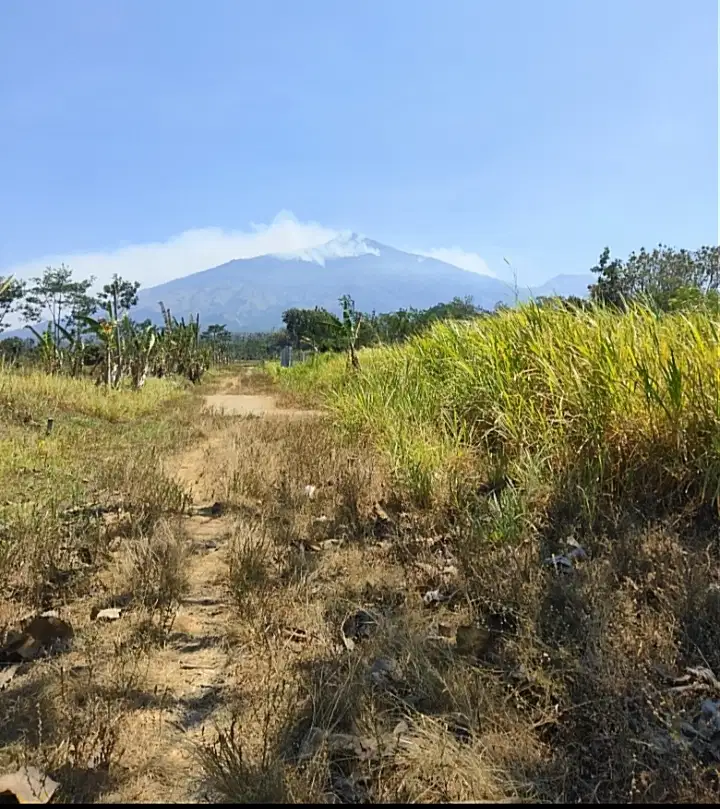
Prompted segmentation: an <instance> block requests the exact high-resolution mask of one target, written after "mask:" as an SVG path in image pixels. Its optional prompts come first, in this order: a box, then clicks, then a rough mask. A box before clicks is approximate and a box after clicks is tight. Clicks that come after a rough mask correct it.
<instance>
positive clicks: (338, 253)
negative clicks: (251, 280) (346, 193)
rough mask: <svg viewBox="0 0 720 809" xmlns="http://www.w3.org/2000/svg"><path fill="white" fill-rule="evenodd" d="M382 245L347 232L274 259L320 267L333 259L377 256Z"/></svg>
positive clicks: (276, 256) (281, 254) (278, 254)
mask: <svg viewBox="0 0 720 809" xmlns="http://www.w3.org/2000/svg"><path fill="white" fill-rule="evenodd" d="M381 248H382V245H381V244H378V243H377V242H374V241H372V240H371V239H366V238H364V237H363V236H360V235H359V234H358V233H354V232H352V231H347V232H343V233H339V234H338V235H337V236H335V237H334V238H332V239H330V241H329V242H325V244H320V245H317V246H315V247H305V248H302V249H301V250H294V251H292V252H287V253H276V254H275V258H281V259H285V260H288V261H292V260H297V259H300V260H301V261H312V262H314V263H316V264H320V265H321V266H323V267H324V266H325V262H326V261H329V260H332V259H335V258H354V257H356V256H366V255H374V256H379V255H380V251H381Z"/></svg>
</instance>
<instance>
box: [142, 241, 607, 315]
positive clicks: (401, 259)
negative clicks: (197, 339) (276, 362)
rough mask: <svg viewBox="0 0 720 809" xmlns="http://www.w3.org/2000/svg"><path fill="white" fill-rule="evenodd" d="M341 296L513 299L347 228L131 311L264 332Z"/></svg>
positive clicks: (580, 289)
mask: <svg viewBox="0 0 720 809" xmlns="http://www.w3.org/2000/svg"><path fill="white" fill-rule="evenodd" d="M593 280H594V276H592V275H590V274H582V275H564V276H557V277H556V278H554V279H551V280H550V281H548V282H547V283H545V284H544V285H543V286H542V287H539V288H537V289H535V290H528V289H524V290H523V289H520V290H519V297H520V299H527V298H528V297H530V295H531V294H532V295H535V296H537V295H542V294H552V293H553V292H555V293H557V294H562V295H578V296H584V295H586V294H587V286H588V284H589V283H591V282H592V281H593ZM344 294H349V295H351V296H352V297H353V298H354V300H355V303H356V306H357V307H358V308H359V309H361V310H362V311H365V312H370V311H373V310H374V311H377V312H388V311H393V310H396V309H399V308H410V307H415V308H418V309H425V308H428V307H430V306H434V305H435V304H437V303H440V302H444V301H449V300H451V299H452V298H454V297H465V296H468V295H470V296H472V298H473V300H474V302H475V304H476V305H478V306H481V307H483V308H486V309H492V308H493V307H494V306H495V305H496V304H497V303H498V302H500V301H502V302H505V303H512V302H513V301H514V300H515V290H514V289H513V288H512V286H511V285H509V284H507V283H505V282H503V281H500V280H498V279H496V278H492V277H490V276H487V275H481V274H479V273H474V272H468V271H467V270H462V269H460V268H458V267H455V266H454V265H452V264H448V263H446V262H444V261H439V260H438V259H434V258H428V257H426V256H419V255H415V254H413V253H406V252H403V251H401V250H396V249H395V248H393V247H389V246H387V245H384V244H380V243H379V242H376V241H373V240H372V239H367V238H364V237H361V236H358V235H357V234H355V233H351V234H345V235H341V236H339V237H337V238H334V239H332V240H331V241H329V242H327V243H326V244H324V245H321V246H319V247H313V248H308V249H305V250H300V251H297V252H294V253H284V254H274V255H266V256H258V257H256V258H247V259H236V260H234V261H229V262H227V263H225V264H221V265H220V266H218V267H213V268H211V269H208V270H203V271H201V272H196V273H193V274H191V275H187V276H185V277H183V278H177V279H175V280H173V281H169V282H167V283H164V284H160V285H159V286H155V287H151V288H148V289H144V290H141V292H140V296H139V303H138V307H137V308H136V309H135V310H134V311H133V316H134V317H135V318H136V319H138V320H143V319H145V318H150V319H151V320H152V321H153V322H156V323H160V322H162V318H161V314H160V309H159V302H160V301H162V302H163V304H164V305H165V306H166V307H167V308H169V309H170V311H171V312H172V313H173V314H174V315H175V316H176V317H181V316H184V317H187V315H188V314H191V313H192V314H197V313H200V319H201V322H202V323H205V324H209V323H222V324H225V325H226V326H227V327H228V328H229V329H230V330H231V331H264V330H269V329H274V328H278V327H280V326H281V325H282V313H283V312H284V311H285V310H286V309H289V308H292V307H314V306H322V307H325V308H327V309H330V310H337V309H338V299H339V298H340V296H341V295H344Z"/></svg>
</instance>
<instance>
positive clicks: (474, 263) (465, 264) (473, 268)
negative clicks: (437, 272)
mask: <svg viewBox="0 0 720 809" xmlns="http://www.w3.org/2000/svg"><path fill="white" fill-rule="evenodd" d="M409 252H412V253H417V254H418V255H419V256H428V258H436V259H438V261H445V262H447V263H448V264H453V265H454V266H455V267H460V269H463V270H468V271H469V272H476V273H480V274H481V275H490V276H492V277H493V278H496V277H497V275H496V274H495V273H494V272H493V271H492V270H491V269H490V267H488V265H487V262H486V261H485V259H484V258H483V257H482V256H480V255H479V254H478V253H471V252H468V251H467V250H463V249H462V248H461V247H436V248H434V249H433V250H411V251H409Z"/></svg>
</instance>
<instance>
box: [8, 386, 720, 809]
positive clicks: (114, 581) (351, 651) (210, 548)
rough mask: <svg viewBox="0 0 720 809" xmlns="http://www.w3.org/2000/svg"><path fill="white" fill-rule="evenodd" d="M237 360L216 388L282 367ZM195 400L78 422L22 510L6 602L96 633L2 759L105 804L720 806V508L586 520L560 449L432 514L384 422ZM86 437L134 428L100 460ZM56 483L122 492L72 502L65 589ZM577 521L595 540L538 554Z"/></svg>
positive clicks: (23, 712) (40, 670)
mask: <svg viewBox="0 0 720 809" xmlns="http://www.w3.org/2000/svg"><path fill="white" fill-rule="evenodd" d="M231 373H232V372H231V371H227V372H224V373H223V374H222V375H219V376H216V377H215V378H214V379H211V380H210V382H209V384H208V386H207V387H206V389H205V390H206V391H207V390H215V391H220V392H222V393H228V392H230V393H233V392H236V393H258V392H268V391H270V390H272V388H271V387H269V385H270V383H269V382H268V378H267V377H266V376H261V375H259V374H258V372H254V373H251V374H249V375H247V376H245V377H243V379H242V384H241V386H238V387H236V388H233V386H235V385H237V384H238V383H237V382H236V379H235V378H234V377H232V376H231ZM184 401H185V400H183V399H177V400H174V401H173V402H172V403H171V404H169V405H168V406H166V409H163V408H162V407H160V408H159V409H156V410H155V411H153V413H151V414H150V415H149V416H142V417H140V418H139V419H137V420H134V421H132V420H131V421H129V422H126V424H125V426H124V428H123V429H122V430H121V431H120V430H119V431H117V432H113V427H112V426H110V424H109V423H107V422H104V421H98V422H93V423H92V424H89V423H88V422H86V421H82V418H84V417H78V418H80V422H79V423H78V424H76V425H75V426H73V427H72V429H73V430H78V431H79V432H78V433H77V435H83V436H84V440H83V441H67V442H66V443H65V444H64V445H63V453H64V455H62V456H60V454H59V453H58V454H53V456H52V459H53V463H52V464H50V465H48V467H47V470H51V471H46V472H45V473H44V474H48V475H49V474H52V475H53V476H54V477H53V478H52V479H48V480H47V481H45V479H43V481H44V482H43V483H42V484H40V485H37V486H36V488H35V489H34V490H33V498H30V497H28V498H27V499H28V500H30V499H33V500H34V503H35V505H34V506H33V508H34V511H33V508H30V509H28V508H26V507H25V509H20V508H16V510H15V511H12V512H11V513H12V514H13V515H14V516H13V517H12V519H13V520H14V522H12V526H13V528H12V533H11V534H10V536H11V537H13V540H14V541H13V543H11V545H10V547H12V548H15V550H14V551H13V553H14V554H15V555H14V556H13V555H12V554H10V555H8V556H7V557H6V558H7V564H8V567H6V568H5V570H6V571H9V573H10V574H12V575H11V576H10V579H12V581H13V582H14V583H13V584H12V587H10V589H9V590H8V596H7V597H6V600H5V605H4V606H3V616H4V619H3V621H2V623H3V624H4V625H6V626H9V625H10V624H12V623H13V622H14V621H15V620H16V619H17V618H19V617H20V616H21V615H22V613H23V612H24V611H25V610H27V609H28V608H30V607H32V606H43V607H55V608H59V609H60V611H61V614H62V616H63V617H64V618H66V619H67V620H69V621H70V622H71V623H72V624H73V626H74V628H75V641H74V644H73V647H72V649H71V650H70V651H69V652H65V653H63V654H60V655H56V656H54V657H50V658H48V659H47V660H41V661H38V662H36V663H33V664H32V667H31V668H30V669H29V670H28V671H27V672H26V673H24V674H22V676H19V675H18V676H17V677H16V678H15V680H13V681H12V682H11V683H10V685H9V686H8V688H7V689H6V690H5V691H2V692H0V727H1V728H3V730H2V732H1V734H0V744H1V745H2V746H1V747H0V769H6V768H7V769H10V768H12V767H14V766H16V765H17V763H18V762H20V761H22V760H27V761H29V762H31V763H35V764H37V765H38V766H42V767H43V768H44V769H45V770H46V771H48V772H49V773H50V774H51V775H53V777H56V778H57V780H59V781H60V782H61V784H62V790H63V792H62V797H63V798H65V799H67V800H85V801H110V802H112V801H122V800H124V801H130V802H136V801H153V800H163V801H173V800H174V801H184V800H205V801H222V802H234V803H270V802H296V803H297V802H351V803H356V802H378V803H387V802H430V803H433V802H451V801H467V802H470V801H475V802H481V801H486V802H490V801H492V802H499V801H503V802H531V801H532V802H549V803H550V802H553V803H554V802H574V801H579V802H586V801H587V802H595V801H598V802H613V801H614V802H622V803H624V802H637V801H649V802H669V801H692V800H695V801H699V802H710V801H717V799H718V778H717V772H718V759H719V758H720V751H718V750H717V746H714V745H715V742H714V741H713V740H712V739H710V738H708V740H707V741H705V740H704V739H703V738H702V736H701V735H695V736H690V735H689V734H690V732H691V731H690V730H689V728H690V727H691V725H692V722H693V720H694V719H696V716H697V714H698V713H699V706H700V703H701V702H702V700H703V699H705V698H708V699H717V698H718V694H717V693H715V690H714V686H713V685H712V683H708V682H707V681H705V682H703V680H702V675H699V676H695V677H694V678H692V677H691V678H688V680H687V682H685V681H682V682H681V681H675V682H673V681H672V676H676V677H677V676H678V675H681V674H683V673H684V672H685V670H686V669H687V668H688V667H691V668H693V667H695V668H697V667H699V666H704V667H707V668H708V669H712V670H713V671H714V672H715V673H716V674H718V673H720V652H719V651H718V650H719V649H720V635H719V634H718V627H720V596H719V593H720V580H719V579H718V578H717V571H718V569H720V559H719V558H718V546H717V535H718V533H717V532H718V524H717V519H716V517H715V516H714V515H713V514H712V513H708V512H707V511H702V510H698V509H696V508H692V509H686V508H682V507H680V508H677V509H675V510H671V511H670V512H668V511H667V510H666V512H665V513H664V514H662V515H659V516H657V517H656V518H655V519H652V520H651V519H649V518H647V517H644V518H642V519H638V518H637V515H633V514H632V513H631V512H630V511H629V510H628V509H627V507H626V503H625V502H623V501H617V508H615V509H614V510H613V511H608V510H607V509H606V510H605V512H604V519H603V520H601V521H598V522H597V523H596V524H590V525H588V523H587V521H586V522H584V523H583V524H582V525H583V526H584V529H583V530H582V532H581V530H580V527H579V525H578V523H577V521H576V520H574V519H573V515H572V514H569V515H568V514H567V513H564V512H562V510H560V509H558V508H556V503H555V501H554V499H553V489H552V486H551V485H550V484H549V482H548V481H547V479H546V478H543V476H542V474H541V473H540V470H536V472H537V474H536V476H535V478H531V477H530V476H528V477H526V478H525V479H524V481H525V484H526V485H524V486H522V487H521V486H519V485H518V484H517V483H516V482H510V484H508V482H507V480H506V479H505V478H504V476H503V475H502V474H498V475H497V479H495V480H491V481H490V484H492V485H488V486H487V488H485V489H483V490H482V491H481V492H480V493H477V494H476V495H475V497H474V498H473V499H472V500H471V501H469V500H468V489H467V486H466V485H460V483H458V484H457V487H456V488H455V490H453V488H452V486H450V485H448V487H447V489H446V493H447V497H446V499H444V500H443V502H442V503H439V504H436V507H434V508H430V509H427V508H425V509H418V508H417V507H414V506H413V505H412V501H411V499H409V498H408V496H407V490H406V488H405V483H404V481H405V482H406V481H407V478H402V477H398V475H397V474H396V471H397V469H396V466H395V465H394V462H393V458H392V457H391V456H389V455H388V454H386V453H378V451H377V449H376V446H377V443H376V437H374V436H366V437H365V438H359V437H358V435H357V433H355V434H354V435H348V434H347V433H344V432H338V431H337V429H336V427H335V426H334V424H333V421H332V420H331V419H330V418H312V419H310V418H299V419H292V418H288V417H286V416H280V415H271V414H270V415H267V416H266V417H264V418H254V417H244V418H243V417H239V418H229V417H228V418H218V417H213V416H203V415H201V414H200V413H199V411H198V404H197V402H196V401H191V400H189V399H188V401H187V402H185V403H183V402H184ZM13 424H14V425H15V426H14V427H13V429H17V430H21V431H28V430H30V429H31V428H30V427H21V426H18V425H17V422H13ZM67 429H68V430H70V429H71V428H70V426H68V427H67ZM91 430H95V431H96V432H94V433H91V432H88V431H91ZM82 431H84V432H82ZM14 435H15V439H14V440H15V442H16V443H15V446H18V447H22V448H23V449H22V452H23V453H27V452H28V451H29V450H28V447H29V446H31V444H32V441H28V439H27V435H28V433H27V432H26V433H23V435H25V438H22V439H21V438H20V437H19V436H20V433H15V434H14ZM91 439H92V440H96V441H100V442H104V443H103V446H105V447H106V448H108V445H109V444H110V443H111V441H112V442H115V444H114V446H115V447H116V449H115V452H114V453H111V452H110V451H107V452H103V453H102V454H101V455H100V456H99V457H101V458H111V460H110V459H109V460H107V461H104V462H103V463H102V464H100V465H99V468H98V470H97V471H93V472H92V474H90V475H89V474H88V471H87V470H88V468H89V464H88V461H87V458H88V455H87V450H86V449H84V447H86V446H88V445H89V443H90V440H91ZM34 440H35V439H34ZM23 442H25V443H23ZM151 445H154V448H153V449H152V450H151V449H150V448H149V447H150V446H151ZM73 453H77V454H76V455H74V454H73ZM143 453H144V454H143ZM18 457H19V455H18ZM456 462H457V463H458V464H459V465H458V466H457V467H456V468H457V470H458V472H462V470H463V467H462V463H461V462H462V459H459V460H457V461H456ZM13 469H15V471H13V472H11V473H10V475H9V477H8V480H9V481H10V485H11V486H14V487H16V488H15V491H20V490H21V489H20V487H19V486H18V481H20V480H21V479H22V478H23V475H24V474H25V473H22V472H19V471H18V470H17V467H13ZM526 469H527V470H531V469H532V467H531V466H528V467H526ZM472 471H473V470H472V467H471V468H470V469H469V473H471V472H472ZM528 474H529V473H528ZM83 477H87V478H88V483H80V482H81V481H82V479H83ZM468 477H469V474H468ZM531 479H532V480H534V485H533V486H532V487H531V486H530V485H529V484H528V481H530V480H531ZM458 480H459V481H460V482H462V475H461V474H458ZM553 480H556V479H555V478H553ZM58 481H66V483H63V484H62V485H61V484H60V483H59V482H58ZM51 484H52V485H51ZM53 486H57V487H58V491H61V492H63V493H66V492H67V493H71V494H72V493H73V492H74V491H77V494H76V495H75V498H74V499H73V498H72V497H70V498H69V499H68V500H67V501H63V503H62V505H61V507H60V508H56V509H55V512H57V513H58V514H62V513H64V511H63V510H64V509H66V502H67V503H74V504H81V503H82V502H87V501H88V500H93V501H95V500H97V501H99V502H102V503H111V504H116V503H118V502H121V503H122V509H121V508H120V507H118V508H117V509H116V510H114V511H112V512H111V513H106V514H97V515H96V514H95V513H91V514H90V515H89V516H88V515H86V514H83V515H82V516H81V512H77V513H74V512H73V521H72V523H71V527H70V528H62V530H63V531H65V532H66V534H67V536H68V537H69V539H68V540H67V544H68V546H69V547H70V546H72V547H76V544H77V543H78V542H80V540H81V538H82V542H83V543H87V542H88V538H89V537H91V538H92V543H91V547H90V550H91V553H92V554H94V556H93V562H92V564H91V565H86V564H81V563H80V562H78V563H77V567H78V569H80V570H81V571H82V574H81V575H80V576H78V577H77V578H76V579H74V580H72V581H71V582H63V583H62V586H61V589H60V591H58V590H57V589H56V590H48V587H47V580H48V578H49V576H48V570H49V565H50V562H52V563H53V564H54V565H55V566H56V567H58V566H59V567H60V568H62V566H63V565H66V564H68V563H67V559H69V558H70V556H69V553H70V552H69V551H67V552H66V551H64V550H61V548H62V547H64V545H65V543H63V544H62V545H61V544H60V543H58V542H57V536H58V532H59V531H60V530H61V527H60V526H61V523H60V521H59V519H58V520H57V521H56V522H46V521H44V520H43V518H42V515H43V514H52V513H55V512H52V511H51V510H50V509H49V507H47V506H42V503H43V502H45V501H42V500H39V495H38V492H47V491H49V490H50V489H51V488H52V487H53ZM73 487H77V489H74V488H73ZM83 487H87V489H85V488H83ZM63 496H64V497H67V495H66V494H64V495H63ZM191 497H192V500H193V503H192V504H191V503H190V498H191ZM17 499H19V498H17ZM56 499H57V500H60V498H58V497H57V496H56ZM38 503H40V504H41V506H38ZM191 506H192V507H191ZM198 506H202V507H201V508H198ZM681 506H682V504H681ZM42 508H44V509H45V511H42V510H41V509H42ZM553 509H555V510H553ZM33 514H34V515H35V516H32V515H33ZM190 514H191V515H192V516H189V515H190ZM83 520H90V523H86V522H83ZM87 524H89V525H91V526H92V529H91V530H88V528H87V527H86V525H87ZM93 532H94V533H93ZM573 532H574V535H575V538H576V539H577V540H580V543H581V545H582V546H583V548H584V549H585V550H586V552H587V559H586V560H584V561H583V562H582V563H578V564H577V565H576V566H575V569H574V571H573V572H572V573H569V574H562V573H559V572H556V570H554V569H553V568H552V567H551V566H548V565H544V564H543V560H544V559H545V558H546V557H547V556H548V555H549V554H550V553H551V552H553V551H555V552H559V551H562V550H564V548H563V545H562V543H563V542H564V541H565V540H566V539H567V538H568V537H569V536H570V535H571V534H572V533H573ZM63 536H65V534H64V535H63ZM33 537H35V539H34V540H33ZM19 541H23V542H28V543H30V544H29V545H28V547H30V548H33V549H34V550H33V552H32V553H31V554H28V556H27V559H28V560H31V561H27V562H26V568H25V567H22V565H20V568H21V569H20V570H18V569H16V568H17V567H18V560H22V559H25V556H23V555H21V554H20V553H19V551H18V550H17V548H18V547H19V546H18V545H17V542H19ZM33 541H34V542H35V544H33ZM73 543H75V545H74V544H73ZM73 553H76V551H73ZM63 554H67V555H63ZM73 558H74V557H73ZM83 558H85V556H84V555H83ZM12 560H14V561H12ZM13 576H14V577H15V578H14V579H13V578H12V577H13ZM48 593H49V595H48ZM432 594H434V595H432ZM7 605H10V607H8V606H7ZM112 605H118V606H123V607H124V609H125V610H126V612H125V613H124V614H123V618H122V619H121V620H120V621H117V622H115V623H111V624H100V623H98V622H93V621H91V620H89V616H90V615H91V610H92V607H96V608H97V607H103V606H112ZM683 723H685V724H683ZM697 727H698V726H697V723H696V725H695V728H696V730H695V732H696V734H697V733H700V734H702V733H703V731H702V728H701V729H700V731H698V730H697Z"/></svg>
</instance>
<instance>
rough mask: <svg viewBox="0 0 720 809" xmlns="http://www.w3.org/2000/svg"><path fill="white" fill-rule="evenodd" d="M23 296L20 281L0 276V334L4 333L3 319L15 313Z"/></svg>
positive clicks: (23, 289)
mask: <svg viewBox="0 0 720 809" xmlns="http://www.w3.org/2000/svg"><path fill="white" fill-rule="evenodd" d="M24 294H25V284H24V283H23V282H22V281H16V280H15V279H14V278H12V277H10V278H3V277H1V276H0V332H3V331H5V328H6V326H5V324H4V321H5V318H6V317H7V316H8V315H9V314H10V312H13V311H15V309H16V308H17V305H18V303H19V302H20V301H21V300H22V297H23V295H24Z"/></svg>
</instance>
